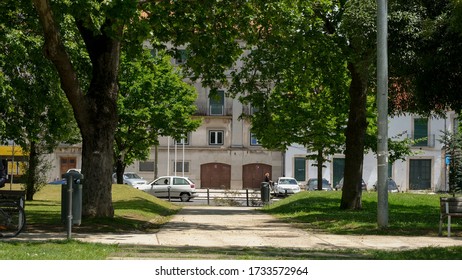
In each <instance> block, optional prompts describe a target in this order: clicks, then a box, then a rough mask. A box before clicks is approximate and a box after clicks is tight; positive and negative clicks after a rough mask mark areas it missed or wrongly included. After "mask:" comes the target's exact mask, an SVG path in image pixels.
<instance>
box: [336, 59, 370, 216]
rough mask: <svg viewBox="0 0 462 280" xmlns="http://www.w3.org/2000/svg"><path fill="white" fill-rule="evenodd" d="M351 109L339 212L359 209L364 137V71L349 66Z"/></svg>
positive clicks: (365, 74)
mask: <svg viewBox="0 0 462 280" xmlns="http://www.w3.org/2000/svg"><path fill="white" fill-rule="evenodd" d="M348 69H349V71H350V73H351V84H350V89H349V95H350V108H349V110H350V111H349V115H348V124H347V129H346V132H345V136H346V152H345V170H344V175H343V188H342V200H341V204H340V208H341V209H361V208H362V204H361V194H362V189H361V185H362V174H363V159H364V138H365V135H366V128H367V121H366V105H367V75H368V74H367V72H366V71H367V68H366V69H363V67H361V66H360V65H358V64H354V63H349V64H348Z"/></svg>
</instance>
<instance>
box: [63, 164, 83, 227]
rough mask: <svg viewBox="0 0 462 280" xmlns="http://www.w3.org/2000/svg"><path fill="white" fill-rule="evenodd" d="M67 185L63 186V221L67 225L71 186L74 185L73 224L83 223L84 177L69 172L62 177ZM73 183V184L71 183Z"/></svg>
mask: <svg viewBox="0 0 462 280" xmlns="http://www.w3.org/2000/svg"><path fill="white" fill-rule="evenodd" d="M62 177H63V179H66V183H65V184H62V185H61V221H62V222H63V223H67V219H68V216H69V202H70V199H69V184H72V205H71V206H72V213H71V214H72V224H74V225H80V223H81V222H82V181H83V175H82V174H80V173H76V172H69V173H65V174H63V175H62ZM71 182H72V183H71Z"/></svg>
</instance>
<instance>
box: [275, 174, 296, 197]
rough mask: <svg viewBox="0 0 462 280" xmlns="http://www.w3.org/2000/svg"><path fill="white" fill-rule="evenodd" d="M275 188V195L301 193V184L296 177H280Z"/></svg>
mask: <svg viewBox="0 0 462 280" xmlns="http://www.w3.org/2000/svg"><path fill="white" fill-rule="evenodd" d="M273 190H274V194H275V195H289V194H295V193H299V192H300V186H299V185H298V182H297V180H295V178H292V177H279V178H278V181H277V182H276V183H274V187H273Z"/></svg>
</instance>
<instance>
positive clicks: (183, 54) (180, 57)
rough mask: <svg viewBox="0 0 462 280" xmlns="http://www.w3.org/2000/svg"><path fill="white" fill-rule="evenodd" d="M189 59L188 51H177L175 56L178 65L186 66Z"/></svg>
mask: <svg viewBox="0 0 462 280" xmlns="http://www.w3.org/2000/svg"><path fill="white" fill-rule="evenodd" d="M186 59H188V52H187V51H186V50H177V51H176V54H175V63H176V64H185V63H186Z"/></svg>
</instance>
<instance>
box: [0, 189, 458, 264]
mask: <svg viewBox="0 0 462 280" xmlns="http://www.w3.org/2000/svg"><path fill="white" fill-rule="evenodd" d="M340 197H341V192H302V193H300V194H297V195H294V196H290V197H288V198H285V199H282V200H280V201H279V202H276V203H274V204H271V205H269V206H267V207H264V208H263V209H262V211H265V212H267V213H270V214H272V215H274V216H276V217H279V218H281V219H283V220H286V221H288V222H290V223H293V224H294V225H295V226H297V227H301V228H304V229H306V230H310V231H323V232H330V233H334V234H387V235H408V236H436V235H437V233H438V221H439V195H429V194H407V193H405V194H390V196H389V223H390V226H389V228H388V229H387V230H378V229H377V222H376V220H377V218H376V217H377V194H376V193H364V194H363V210H361V211H340V210H339V209H338V206H339V202H340ZM113 203H114V208H115V217H114V218H113V219H85V220H83V222H82V226H79V227H75V226H74V227H73V232H133V231H142V232H156V231H157V230H158V229H159V228H160V227H161V226H162V225H163V224H164V223H166V222H167V221H168V220H169V219H170V217H171V216H172V215H174V214H175V213H176V212H177V211H178V210H179V208H180V207H179V206H177V205H174V204H172V203H169V202H167V201H164V200H159V199H157V198H155V197H153V196H151V195H148V194H146V193H144V192H141V191H139V190H136V189H133V188H131V187H128V186H124V185H114V186H113ZM26 215H27V222H28V226H27V230H28V231H41V230H44V231H61V232H62V231H63V230H64V226H63V224H62V222H61V186H60V185H59V186H52V185H49V186H47V187H45V188H44V189H43V190H41V191H40V192H39V193H37V194H36V195H35V197H34V201H27V202H26ZM453 222H454V223H453V234H454V235H457V236H462V235H461V234H462V223H461V222H462V221H460V220H457V219H454V221H453ZM179 256H181V259H252V260H257V259H281V260H284V259H290V260H292V259H372V260H394V259H400V260H419V259H421V260H432V259H433V260H440V259H461V258H462V257H461V256H462V247H448V248H422V249H418V250H403V251H385V250H351V249H348V250H346V249H339V250H301V249H280V248H277V249H275V248H258V247H255V248H252V247H243V248H198V247H181V246H180V247H159V246H137V245H124V246H122V245H121V246H118V245H103V244H91V243H84V242H78V241H73V240H70V241H67V240H63V241H49V242H19V241H15V240H14V239H10V240H8V241H7V242H3V241H0V259H4V260H13V259H14V260H64V259H71V260H103V259H119V258H122V259H126V258H132V259H177V258H179Z"/></svg>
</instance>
